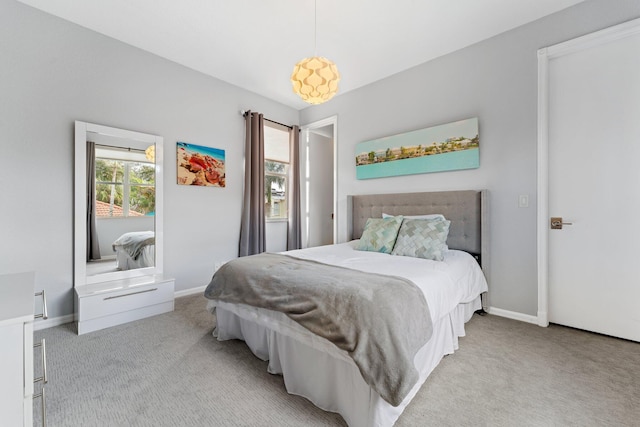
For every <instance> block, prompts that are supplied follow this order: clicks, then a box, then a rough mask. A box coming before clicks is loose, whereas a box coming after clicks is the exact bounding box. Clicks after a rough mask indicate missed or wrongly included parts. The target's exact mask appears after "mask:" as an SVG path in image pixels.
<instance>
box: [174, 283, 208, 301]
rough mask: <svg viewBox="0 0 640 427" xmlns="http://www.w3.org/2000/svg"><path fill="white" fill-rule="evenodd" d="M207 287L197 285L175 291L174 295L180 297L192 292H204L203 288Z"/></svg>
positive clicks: (192, 293)
mask: <svg viewBox="0 0 640 427" xmlns="http://www.w3.org/2000/svg"><path fill="white" fill-rule="evenodd" d="M206 288H207V286H206V285H205V286H198V287H197V288H190V289H184V290H182V291H176V292H175V294H174V295H175V297H176V298H180V297H186V296H187V295H194V294H200V293H202V294H204V290H205V289H206Z"/></svg>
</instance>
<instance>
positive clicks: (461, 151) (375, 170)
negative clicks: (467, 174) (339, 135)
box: [356, 117, 480, 179]
mask: <svg viewBox="0 0 640 427" xmlns="http://www.w3.org/2000/svg"><path fill="white" fill-rule="evenodd" d="M479 150H480V139H479V135H478V118H477V117H474V118H471V119H466V120H460V121H457V122H453V123H447V124H445V125H439V126H433V127H429V128H425V129H420V130H416V131H412V132H407V133H401V134H398V135H393V136H387V137H385V138H380V139H374V140H371V141H365V142H361V143H358V144H356V178H358V179H370V178H383V177H388V176H398V175H413V174H420V173H431V172H443V171H452V170H461V169H475V168H478V167H480V151H479Z"/></svg>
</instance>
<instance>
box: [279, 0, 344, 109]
mask: <svg viewBox="0 0 640 427" xmlns="http://www.w3.org/2000/svg"><path fill="white" fill-rule="evenodd" d="M314 9H315V10H314V15H315V16H314V23H313V34H314V40H313V44H314V46H313V47H314V55H315V54H316V52H315V51H316V47H317V46H316V45H317V28H316V27H317V20H318V3H317V0H314ZM339 81H340V73H339V72H338V67H336V64H334V63H333V62H332V61H331V60H329V59H327V58H324V57H322V56H313V57H311V58H304V59H303V60H302V61H300V62H298V63H297V64H296V65H295V66H294V67H293V73H292V74H291V84H293V91H294V92H295V93H297V94H298V95H299V96H300V98H302V99H303V100H304V101H306V102H308V103H309V104H322V103H323V102H326V101H328V100H330V99H331V98H333V96H334V95H335V94H336V93H337V92H338V82H339Z"/></svg>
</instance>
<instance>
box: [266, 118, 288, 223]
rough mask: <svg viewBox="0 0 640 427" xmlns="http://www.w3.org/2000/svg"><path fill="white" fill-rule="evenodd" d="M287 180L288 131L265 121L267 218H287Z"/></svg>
mask: <svg viewBox="0 0 640 427" xmlns="http://www.w3.org/2000/svg"><path fill="white" fill-rule="evenodd" d="M288 181H289V131H288V129H286V128H284V127H282V126H278V125H272V124H271V123H265V127H264V186H265V188H264V199H265V200H264V203H265V208H264V213H265V218H266V219H267V220H279V219H286V218H287V212H288V211H287V209H288V196H287V184H288Z"/></svg>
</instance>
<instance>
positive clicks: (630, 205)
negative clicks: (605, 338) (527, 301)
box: [538, 20, 640, 341]
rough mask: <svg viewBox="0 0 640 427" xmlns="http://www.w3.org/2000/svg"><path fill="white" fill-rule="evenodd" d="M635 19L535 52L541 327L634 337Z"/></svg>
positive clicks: (637, 206)
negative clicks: (567, 327) (554, 326)
mask: <svg viewBox="0 0 640 427" xmlns="http://www.w3.org/2000/svg"><path fill="white" fill-rule="evenodd" d="M637 52H640V20H635V21H630V22H628V23H625V24H621V25H618V26H615V27H612V28H609V29H606V30H603V31H599V32H596V33H593V34H590V35H587V36H584V37H580V38H578V39H575V40H570V41H568V42H565V43H561V44H559V45H555V46H552V47H549V48H545V49H541V50H540V52H539V79H540V80H539V97H540V98H539V108H540V110H539V114H538V116H539V141H538V148H539V151H538V162H539V164H538V166H539V170H538V179H539V181H538V188H539V198H540V199H539V203H538V206H539V210H538V251H539V253H538V260H539V265H538V267H539V268H538V275H539V276H538V277H539V304H538V305H539V312H538V319H539V323H540V324H541V325H542V326H546V325H548V324H549V322H551V323H558V324H561V325H565V326H570V327H575V328H579V329H584V330H589V331H593V332H598V333H602V334H606V335H611V336H615V337H620V338H625V339H629V340H634V341H640V286H639V285H638V283H639V281H638V273H637V267H636V264H637V262H638V251H637V242H638V241H639V240H640V227H638V226H637V224H638V218H639V217H640V190H639V185H638V184H640V169H639V168H638V167H637V159H638V158H640V144H639V143H638V141H640V121H639V120H637V118H636V117H635V114H636V113H637V112H638V111H640V57H638V55H637Z"/></svg>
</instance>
